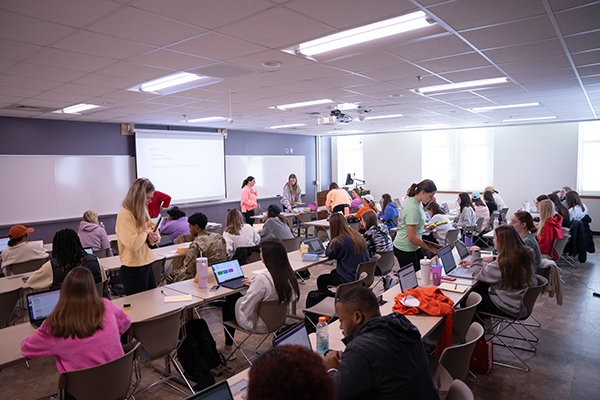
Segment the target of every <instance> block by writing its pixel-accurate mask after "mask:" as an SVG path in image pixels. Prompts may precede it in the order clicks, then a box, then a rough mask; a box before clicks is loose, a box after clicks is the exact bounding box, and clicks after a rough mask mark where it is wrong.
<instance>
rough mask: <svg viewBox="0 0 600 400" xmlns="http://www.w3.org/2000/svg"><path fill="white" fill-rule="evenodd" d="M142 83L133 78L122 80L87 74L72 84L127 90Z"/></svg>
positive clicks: (120, 78)
mask: <svg viewBox="0 0 600 400" xmlns="http://www.w3.org/2000/svg"><path fill="white" fill-rule="evenodd" d="M142 82H144V80H141V79H135V78H123V77H116V76H110V75H103V74H87V75H86V76H84V77H81V78H79V79H75V80H74V81H73V83H77V84H80V85H88V86H100V87H107V88H113V89H128V88H130V87H132V86H135V85H138V84H140V83H142Z"/></svg>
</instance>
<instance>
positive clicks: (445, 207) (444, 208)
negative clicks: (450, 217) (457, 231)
mask: <svg viewBox="0 0 600 400" xmlns="http://www.w3.org/2000/svg"><path fill="white" fill-rule="evenodd" d="M440 208H441V209H442V211H443V212H444V213H446V214H448V213H449V212H450V207H448V203H442V205H441V207H440Z"/></svg>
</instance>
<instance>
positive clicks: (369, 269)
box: [355, 254, 381, 288]
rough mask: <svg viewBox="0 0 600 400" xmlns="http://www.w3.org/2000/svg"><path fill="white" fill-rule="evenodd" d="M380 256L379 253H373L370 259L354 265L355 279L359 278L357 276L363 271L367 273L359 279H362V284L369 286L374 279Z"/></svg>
mask: <svg viewBox="0 0 600 400" xmlns="http://www.w3.org/2000/svg"><path fill="white" fill-rule="evenodd" d="M380 258H381V256H380V255H379V254H375V255H374V256H373V259H372V260H371V261H366V262H362V263H360V264H358V266H357V267H356V277H355V279H356V280H359V277H361V276H363V275H362V274H363V273H366V274H367V275H366V276H365V277H364V278H362V279H360V280H362V282H363V285H365V287H368V288H369V287H371V285H372V284H373V281H374V280H375V268H376V267H377V263H378V262H379V259H380Z"/></svg>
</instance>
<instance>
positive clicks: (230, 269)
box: [212, 260, 246, 289]
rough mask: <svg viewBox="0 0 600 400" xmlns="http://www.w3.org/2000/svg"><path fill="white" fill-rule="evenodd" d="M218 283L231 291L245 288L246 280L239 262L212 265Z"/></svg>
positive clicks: (232, 261)
mask: <svg viewBox="0 0 600 400" xmlns="http://www.w3.org/2000/svg"><path fill="white" fill-rule="evenodd" d="M212 269H213V272H214V274H215V279H216V281H217V283H218V284H219V285H221V286H225V287H226V288H229V289H239V288H241V287H242V286H244V282H242V279H246V277H245V276H244V273H243V272H242V267H240V263H239V261H238V260H231V261H225V262H222V263H219V264H213V265H212Z"/></svg>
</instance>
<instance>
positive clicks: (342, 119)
mask: <svg viewBox="0 0 600 400" xmlns="http://www.w3.org/2000/svg"><path fill="white" fill-rule="evenodd" d="M351 121H352V117H351V116H349V115H348V114H343V113H342V112H341V111H340V110H332V111H331V115H330V116H329V117H320V118H319V119H318V120H317V122H318V123H319V125H337V124H347V123H349V122H351Z"/></svg>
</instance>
